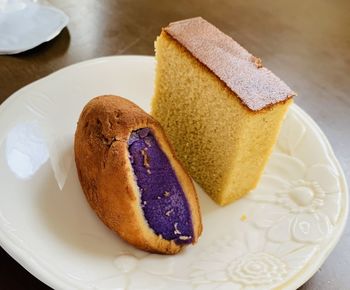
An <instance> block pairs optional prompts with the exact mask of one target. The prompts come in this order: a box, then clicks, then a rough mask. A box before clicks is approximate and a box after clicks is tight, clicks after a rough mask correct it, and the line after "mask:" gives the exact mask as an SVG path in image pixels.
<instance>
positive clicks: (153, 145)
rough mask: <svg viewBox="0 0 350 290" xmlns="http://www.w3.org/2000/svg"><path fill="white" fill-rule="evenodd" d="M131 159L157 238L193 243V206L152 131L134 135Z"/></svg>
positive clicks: (145, 212) (146, 210) (142, 200)
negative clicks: (191, 212)
mask: <svg viewBox="0 0 350 290" xmlns="http://www.w3.org/2000/svg"><path fill="white" fill-rule="evenodd" d="M128 145H129V159H130V162H131V165H132V168H133V170H134V175H135V179H136V182H137V185H138V187H139V190H140V194H141V207H142V210H143V213H144V216H145V218H146V220H147V222H148V224H149V226H150V227H151V228H152V229H153V231H154V232H155V233H156V234H157V235H162V237H163V238H164V239H166V240H174V241H175V243H177V244H188V243H191V242H192V240H193V227H192V220H191V214H190V210H189V204H188V202H187V200H186V197H185V194H184V192H183V190H182V188H181V186H180V184H179V181H178V179H177V177H176V175H175V172H174V170H173V169H172V167H171V165H170V162H169V160H168V158H167V157H166V156H165V154H164V153H163V151H162V150H161V149H160V147H159V145H158V143H157V141H156V139H155V138H154V136H153V135H152V133H151V131H150V129H148V128H143V129H139V130H137V131H134V132H132V133H131V135H130V138H129V141H128Z"/></svg>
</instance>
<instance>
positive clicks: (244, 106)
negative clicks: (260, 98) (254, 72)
mask: <svg viewBox="0 0 350 290" xmlns="http://www.w3.org/2000/svg"><path fill="white" fill-rule="evenodd" d="M161 35H162V36H164V37H165V38H167V39H168V40H171V41H173V42H174V43H175V44H176V45H177V47H178V48H179V49H181V50H182V51H183V52H184V53H186V54H187V55H189V56H190V57H191V58H193V59H195V60H196V61H197V63H198V64H199V65H200V66H201V68H202V69H204V70H205V71H208V72H209V73H211V75H212V76H213V77H214V78H215V79H216V80H217V81H218V82H219V83H220V84H221V85H222V86H223V88H225V89H226V90H228V91H229V92H230V93H231V94H232V96H233V97H234V98H237V99H238V100H239V101H240V103H241V105H242V108H243V109H244V110H246V111H247V112H248V113H250V114H260V113H261V112H266V111H268V110H271V108H272V107H274V106H278V105H283V104H285V103H287V102H289V101H290V100H293V97H294V96H295V95H296V93H294V92H293V93H294V94H291V95H288V96H287V97H286V98H285V99H283V100H280V101H277V102H275V103H271V104H266V105H265V106H264V107H263V108H261V109H259V110H252V109H250V108H249V107H248V106H247V105H246V104H245V103H244V102H243V101H242V99H241V98H239V97H238V96H237V94H236V93H235V92H234V91H233V90H232V89H231V88H230V87H229V86H228V85H227V84H226V83H225V82H224V81H223V80H221V79H220V78H219V77H218V76H217V75H216V74H215V73H214V72H213V71H212V70H211V69H210V68H209V67H208V66H206V65H205V64H204V63H202V62H201V61H200V60H199V59H198V58H196V57H195V56H194V55H193V54H192V53H191V52H190V51H189V50H188V49H187V48H186V47H185V46H184V45H183V44H181V43H180V42H179V41H178V40H177V39H175V38H174V37H172V36H171V35H170V34H169V33H168V32H167V31H165V30H164V28H163V29H162V31H161Z"/></svg>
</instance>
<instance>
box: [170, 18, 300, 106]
mask: <svg viewBox="0 0 350 290" xmlns="http://www.w3.org/2000/svg"><path fill="white" fill-rule="evenodd" d="M164 30H165V32H166V33H168V34H169V35H170V36H171V37H173V38H174V39H175V40H177V41H178V42H179V43H180V44H181V45H183V46H184V47H185V48H186V49H187V50H188V51H189V52H190V53H191V54H192V55H193V56H194V57H195V58H196V59H198V60H199V61H200V62H201V63H202V64H204V65H205V66H206V67H208V68H209V69H210V70H211V71H212V72H213V73H214V74H215V75H216V76H218V77H219V79H220V80H222V81H223V82H224V83H225V84H226V85H227V86H228V87H229V88H230V89H231V90H232V91H233V92H234V93H235V94H236V95H237V96H238V97H239V98H240V99H241V101H242V102H243V103H244V104H245V105H246V106H247V107H248V108H249V109H251V110H252V111H259V110H261V109H263V108H265V107H268V106H270V105H273V104H276V103H278V102H282V101H284V100H286V99H288V98H290V97H292V96H294V95H295V92H293V91H292V90H291V89H290V88H289V87H288V86H287V85H286V84H285V83H284V82H283V81H281V80H280V79H279V78H278V77H277V76H275V75H274V74H273V73H272V72H271V71H270V70H268V69H266V68H265V67H263V66H262V63H261V60H260V59H259V58H256V57H255V56H253V55H252V54H250V53H249V52H248V51H247V50H246V49H244V48H243V47H242V46H240V45H239V44H238V43H237V42H236V41H234V40H233V39H232V38H231V37H229V36H227V35H225V34H224V33H223V32H221V31H220V30H219V29H217V28H216V27H215V26H213V25H212V24H210V23H209V22H207V21H206V20H204V19H203V18H201V17H197V18H192V19H188V20H183V21H178V22H173V23H171V24H170V25H169V26H168V27H166V28H164Z"/></svg>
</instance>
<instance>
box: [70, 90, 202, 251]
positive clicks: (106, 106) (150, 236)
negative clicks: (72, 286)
mask: <svg viewBox="0 0 350 290" xmlns="http://www.w3.org/2000/svg"><path fill="white" fill-rule="evenodd" d="M74 151H75V161H76V166H77V170H78V175H79V180H80V183H81V186H82V188H83V191H84V193H85V195H86V198H87V200H88V202H89V204H90V206H91V207H92V209H93V210H94V211H95V212H96V213H97V215H98V216H99V218H100V219H101V220H102V221H103V222H104V223H105V224H106V225H107V226H108V227H109V228H110V229H112V230H113V231H115V232H117V233H118V234H119V236H120V237H121V238H123V239H124V240H125V241H127V242H129V243H130V244H132V245H134V246H136V247H138V248H140V249H143V250H146V251H150V252H154V253H162V254H175V253H177V252H179V251H180V250H181V248H182V247H183V246H185V245H188V244H190V243H195V242H196V241H197V239H198V237H199V235H200V234H201V231H202V224H201V217H200V211H199V204H198V200H197V194H196V192H195V189H194V186H193V183H192V180H191V178H190V177H189V176H188V174H187V173H186V172H185V170H184V169H183V167H182V166H181V164H180V162H179V161H178V160H177V159H176V157H175V155H174V152H173V150H172V148H171V146H170V145H169V143H168V141H167V138H166V136H165V134H164V132H163V130H162V128H161V126H160V125H159V123H158V122H157V121H156V120H155V119H153V118H152V117H151V116H150V115H148V114H147V113H145V112H144V111H143V110H142V109H141V108H139V107H138V106H137V105H135V104H134V103H132V102H130V101H128V100H126V99H124V98H122V97H118V96H100V97H96V98H94V99H92V100H91V101H90V102H88V104H87V105H86V106H85V107H84V109H83V111H82V113H81V115H80V118H79V121H78V125H77V129H76V133H75V141H74Z"/></svg>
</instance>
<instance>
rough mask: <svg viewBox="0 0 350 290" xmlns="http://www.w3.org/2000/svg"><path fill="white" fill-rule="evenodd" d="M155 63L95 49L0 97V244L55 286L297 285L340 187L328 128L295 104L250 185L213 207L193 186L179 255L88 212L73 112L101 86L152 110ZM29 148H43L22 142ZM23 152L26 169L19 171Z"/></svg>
mask: <svg viewBox="0 0 350 290" xmlns="http://www.w3.org/2000/svg"><path fill="white" fill-rule="evenodd" d="M154 71H155V68H154V59H153V58H151V57H141V56H122V57H120V56H119V57H108V58H101V59H97V60H91V61H87V62H83V63H80V64H76V65H73V66H70V67H67V68H65V69H63V70H61V71H58V72H56V73H54V74H52V75H51V76H49V77H46V78H44V79H42V80H39V81H37V82H35V83H33V84H31V85H29V86H27V87H25V88H23V89H21V90H20V91H18V92H17V93H15V94H14V95H13V96H12V97H10V98H9V99H8V100H7V101H6V102H4V103H3V104H2V105H1V106H0V146H1V150H0V184H1V186H2V194H1V195H0V242H1V246H2V247H3V248H5V249H6V250H7V251H8V252H9V253H10V254H11V255H12V256H13V257H14V258H15V259H16V260H17V261H18V262H19V263H21V264H22V265H23V266H24V267H25V268H26V269H27V270H29V271H30V272H31V273H32V274H34V275H35V276H37V277H39V278H40V279H41V280H42V281H44V282H45V283H47V284H48V285H50V286H51V287H52V288H55V289H90V290H92V289H94V290H97V289H101V290H102V289H103V290H107V289H111V290H112V289H129V290H133V289H144V290H145V289H167V290H175V289H182V290H186V289H198V290H205V289H210V290H215V289H216V290H219V289H220V290H224V289H230V290H232V289H243V290H253V289H254V290H258V289H273V288H275V287H283V289H295V288H297V287H299V286H300V285H301V284H302V283H304V282H305V281H306V280H307V279H308V278H310V277H311V275H313V273H315V272H316V271H317V269H318V268H319V266H320V265H321V264H322V263H323V261H324V260H325V258H326V257H327V255H328V254H329V253H330V251H331V250H332V248H333V247H334V246H335V244H336V242H337V241H338V239H339V237H340V235H341V233H342V231H343V228H344V225H345V220H346V215H347V211H348V197H347V186H346V183H345V178H344V174H343V173H342V170H341V168H340V166H339V164H338V162H337V160H336V158H335V156H334V154H333V152H332V149H331V147H330V145H329V144H328V142H327V139H326V138H325V136H324V135H323V133H322V132H321V131H320V129H319V128H318V127H317V125H316V124H315V123H314V122H313V121H312V120H311V119H310V118H309V117H308V115H307V114H306V113H304V112H303V111H302V110H301V109H300V108H299V107H298V106H296V105H293V106H292V107H291V108H290V110H289V112H288V114H287V117H286V120H285V122H284V124H283V127H282V130H281V134H280V136H279V139H278V142H277V145H276V147H275V149H274V151H273V154H272V156H271V158H270V160H269V163H268V165H267V167H266V170H265V172H264V175H263V176H262V178H261V181H260V183H259V185H258V187H257V188H256V189H255V190H254V191H252V192H251V193H250V194H248V195H247V196H246V197H244V198H242V199H241V200H239V201H237V202H235V203H233V204H230V205H228V206H225V207H220V206H217V205H216V204H215V203H213V202H212V201H211V200H210V199H209V197H208V196H207V195H206V194H205V193H204V192H203V191H202V190H201V189H200V188H199V187H197V188H198V192H199V198H200V202H201V209H202V215H203V224H204V232H203V235H202V237H201V238H200V240H199V242H198V244H196V245H195V246H189V247H187V248H186V249H185V250H184V251H183V252H181V253H180V254H179V255H176V256H173V257H169V256H161V255H152V254H148V253H144V252H141V251H138V250H136V249H135V248H133V247H131V246H129V245H127V244H126V243H124V242H123V241H122V240H121V239H119V238H118V236H117V235H115V234H114V233H112V232H110V231H109V230H108V229H107V228H106V227H105V226H104V225H103V224H102V223H101V222H100V221H99V220H98V218H97V217H96V215H95V214H94V212H92V210H91V209H90V207H89V205H88V204H87V202H86V200H85V197H84V195H83V193H82V191H81V188H80V185H79V181H78V176H77V173H76V170H75V168H74V166H73V165H74V161H73V154H72V140H73V134H74V130H75V124H76V120H77V119H78V116H79V113H80V111H81V109H82V107H83V106H84V104H85V103H86V102H87V101H88V100H89V99H90V98H92V97H93V96H96V95H101V94H106V93H112V94H118V95H123V96H125V97H127V98H130V100H131V101H133V102H135V103H136V104H138V105H140V106H141V107H142V108H144V109H145V110H149V104H150V96H152V92H153V87H152V84H153V79H154ZM67 104H69V105H67ZM18 128H26V129H25V130H24V131H23V130H22V129H21V130H18ZM16 132H17V133H16ZM18 132H22V133H20V134H22V135H18ZM24 133H25V134H24ZM13 140H15V141H13ZM16 140H20V144H16V145H14V143H18V142H17V141H16ZM27 140H28V142H29V141H30V140H31V143H30V144H27V143H26V142H27ZM33 140H34V141H35V142H34V141H33ZM19 145H20V146H19ZM28 148H34V149H35V150H37V151H38V152H39V151H40V152H41V151H42V152H44V153H45V154H44V155H43V156H41V155H40V154H39V155H38V154H28V150H27V149H28ZM45 148H46V149H45ZM31 151H33V150H31ZM40 152H39V153H40ZM10 153H11V154H10ZM47 155H48V159H49V160H47ZM38 156H39V157H40V158H39V157H38ZM19 157H20V158H22V160H25V161H26V164H27V165H28V166H27V167H28V168H29V169H30V170H29V171H28V172H25V173H26V174H24V173H23V172H17V171H18V166H17V165H18V164H17V163H16V162H17V161H16V160H17V159H18V158H19ZM44 157H45V158H44ZM31 164H35V166H30V165H31ZM27 173H28V174H27ZM24 177H25V178H24Z"/></svg>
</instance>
